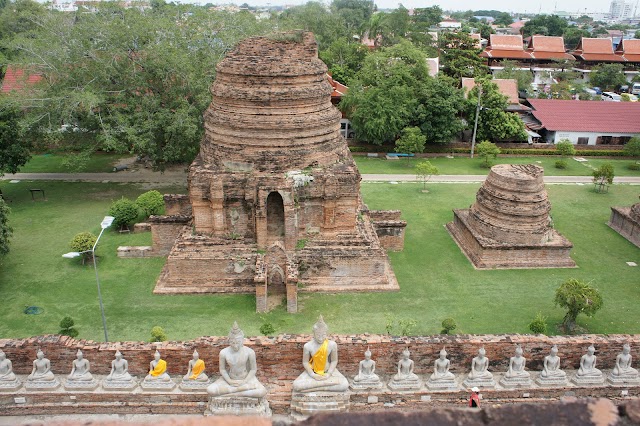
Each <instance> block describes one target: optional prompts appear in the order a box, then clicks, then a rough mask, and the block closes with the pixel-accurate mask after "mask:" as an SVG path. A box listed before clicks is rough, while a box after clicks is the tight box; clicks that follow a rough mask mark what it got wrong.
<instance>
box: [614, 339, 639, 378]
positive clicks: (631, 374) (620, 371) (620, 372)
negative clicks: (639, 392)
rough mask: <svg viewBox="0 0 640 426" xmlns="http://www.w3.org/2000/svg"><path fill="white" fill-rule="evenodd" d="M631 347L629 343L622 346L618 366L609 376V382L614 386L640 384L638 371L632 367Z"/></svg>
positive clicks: (617, 357)
mask: <svg viewBox="0 0 640 426" xmlns="http://www.w3.org/2000/svg"><path fill="white" fill-rule="evenodd" d="M631 361H632V357H631V346H629V344H628V343H625V344H624V345H623V346H622V353H619V354H618V356H616V365H615V366H614V367H613V370H611V374H610V375H609V381H610V382H611V383H612V384H614V385H615V384H620V385H624V384H629V383H633V384H637V383H640V376H639V375H638V370H636V369H635V368H633V367H631Z"/></svg>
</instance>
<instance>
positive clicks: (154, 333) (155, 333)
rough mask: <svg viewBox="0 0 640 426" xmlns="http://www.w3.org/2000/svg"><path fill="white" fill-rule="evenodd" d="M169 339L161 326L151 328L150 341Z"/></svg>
mask: <svg viewBox="0 0 640 426" xmlns="http://www.w3.org/2000/svg"><path fill="white" fill-rule="evenodd" d="M167 340H169V338H168V337H167V335H166V333H165V332H164V330H163V329H162V327H159V326H157V325H156V326H155V327H153V328H152V329H151V342H166V341H167Z"/></svg>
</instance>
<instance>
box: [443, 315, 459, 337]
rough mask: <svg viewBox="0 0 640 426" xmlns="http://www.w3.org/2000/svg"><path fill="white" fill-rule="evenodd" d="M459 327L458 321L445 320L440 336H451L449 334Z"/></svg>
mask: <svg viewBox="0 0 640 426" xmlns="http://www.w3.org/2000/svg"><path fill="white" fill-rule="evenodd" d="M457 326H458V325H457V324H456V320H454V319H453V318H445V319H444V320H443V321H442V331H441V332H440V334H449V332H451V331H453V330H455V329H456V327H457Z"/></svg>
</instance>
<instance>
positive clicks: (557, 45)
mask: <svg viewBox="0 0 640 426" xmlns="http://www.w3.org/2000/svg"><path fill="white" fill-rule="evenodd" d="M527 50H528V51H529V52H530V53H531V56H532V57H533V58H534V59H569V60H575V58H574V57H573V56H572V55H569V54H568V53H566V52H565V48H564V38H562V37H550V36H541V35H534V36H533V37H531V39H530V40H529V47H528V49H527Z"/></svg>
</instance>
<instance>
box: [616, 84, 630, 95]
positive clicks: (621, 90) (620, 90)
mask: <svg viewBox="0 0 640 426" xmlns="http://www.w3.org/2000/svg"><path fill="white" fill-rule="evenodd" d="M618 93H629V86H628V85H626V84H623V85H622V86H620V87H618Z"/></svg>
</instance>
